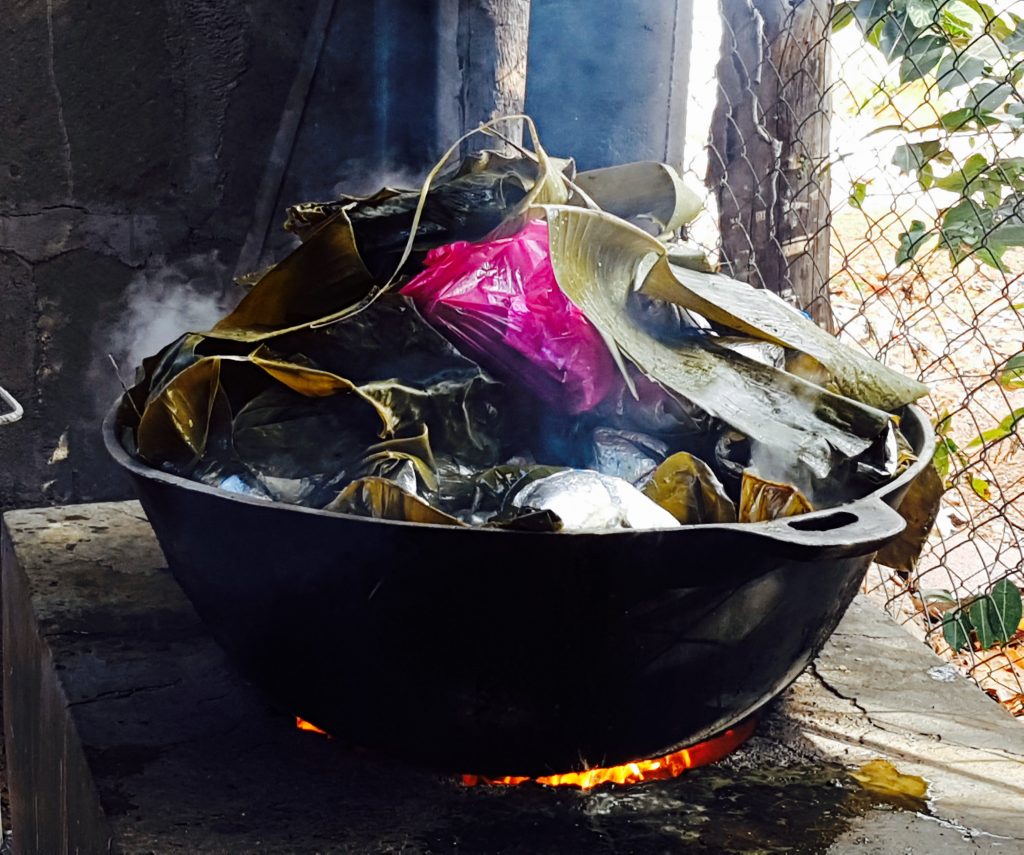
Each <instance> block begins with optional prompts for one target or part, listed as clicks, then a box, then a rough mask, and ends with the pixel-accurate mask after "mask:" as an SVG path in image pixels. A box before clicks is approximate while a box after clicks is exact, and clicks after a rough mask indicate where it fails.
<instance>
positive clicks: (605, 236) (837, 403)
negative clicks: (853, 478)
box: [543, 206, 892, 477]
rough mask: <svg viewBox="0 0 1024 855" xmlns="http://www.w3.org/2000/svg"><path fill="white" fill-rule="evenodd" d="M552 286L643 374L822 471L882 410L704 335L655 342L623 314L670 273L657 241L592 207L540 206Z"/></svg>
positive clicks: (882, 417)
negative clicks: (645, 288) (639, 289)
mask: <svg viewBox="0 0 1024 855" xmlns="http://www.w3.org/2000/svg"><path fill="white" fill-rule="evenodd" d="M543 211H544V213H545V215H546V217H547V220H548V226H549V241H550V248H551V261H552V265H553V266H554V271H555V278H556V279H557V281H558V284H559V286H560V287H561V288H562V290H563V291H564V292H565V293H566V295H567V296H568V297H569V299H570V300H572V301H573V302H574V303H575V304H576V305H577V306H578V307H579V308H580V309H581V310H582V311H583V312H584V314H586V316H587V318H588V319H589V320H590V321H591V323H593V324H594V326H595V327H597V329H598V330H599V331H600V332H601V334H602V335H603V336H604V338H605V341H606V342H608V344H609V346H610V347H612V348H616V349H620V350H621V351H622V352H623V353H624V354H625V355H626V356H627V357H628V358H629V359H630V360H632V362H634V363H635V364H636V365H637V367H638V368H640V370H641V371H643V372H644V373H645V374H647V375H648V376H649V377H650V378H652V379H653V380H655V381H656V382H658V383H659V384H661V385H662V386H664V387H665V388H667V389H668V390H670V391H671V392H673V393H675V394H677V395H679V396H681V397H682V398H684V399H686V400H688V401H690V402H692V403H693V404H695V405H696V406H698V407H699V408H701V409H702V410H704V411H705V412H706V413H708V414H710V415H712V416H715V417H717V418H719V419H721V420H722V421H724V422H726V423H727V424H729V425H730V426H732V427H734V428H735V429H736V430H738V431H740V432H741V433H743V434H745V435H746V436H748V437H750V438H751V439H754V440H756V441H758V442H762V443H764V444H765V445H767V446H770V447H772V448H775V449H778V450H780V452H782V453H785V454H787V455H789V456H790V458H791V459H794V460H799V461H801V462H802V463H803V464H804V465H805V466H806V467H808V469H809V470H810V471H811V472H812V473H813V474H815V475H816V476H818V477H827V476H828V474H829V473H830V472H831V471H832V469H833V468H834V467H835V465H836V463H837V462H838V461H837V458H838V460H842V459H844V458H852V457H855V456H856V455H858V454H860V453H862V452H863V451H864V450H866V449H867V448H868V447H869V446H870V445H871V443H872V441H873V440H874V438H875V437H877V436H878V435H879V434H881V433H882V432H883V431H884V430H886V428H887V426H888V424H889V421H890V420H891V418H892V417H891V416H890V415H889V414H888V413H885V412H882V411H881V410H877V409H875V408H873V407H869V406H867V405H864V404H861V403H858V402H857V401H854V400H852V399H849V398H844V397H842V396H840V395H836V394H833V393H831V392H828V391H827V390H825V389H822V388H821V387H819V386H815V385H813V384H811V383H808V382H806V381H804V380H801V379H799V378H797V377H794V376H793V375H791V374H787V373H786V372H784V371H779V370H778V369H775V368H772V367H770V366H767V365H762V364H760V363H758V362H756V361H754V360H751V359H749V358H747V357H744V356H743V355H742V354H738V353H735V352H732V351H729V350H727V349H725V348H722V347H719V346H716V345H715V344H714V343H713V342H712V341H711V340H710V338H711V337H709V336H703V337H701V338H699V339H696V340H694V341H691V342H681V343H679V344H676V345H674V346H669V345H666V344H663V343H662V342H660V341H659V340H658V339H656V338H655V337H654V336H652V335H650V334H649V333H648V332H646V331H645V330H643V329H642V328H641V327H639V326H638V325H637V324H636V323H634V322H633V321H632V320H631V318H630V317H629V311H628V301H629V295H630V293H631V291H632V288H633V284H634V282H637V281H643V279H644V276H645V275H646V276H647V277H648V278H665V277H670V278H672V279H673V281H674V276H673V274H672V273H671V271H670V270H668V268H669V266H670V265H669V263H668V262H667V261H666V259H665V250H664V247H663V245H662V244H661V243H659V242H658V241H657V240H655V239H654V238H652V237H650V236H649V235H647V234H645V233H644V232H643V231H641V230H640V229H637V228H635V227H633V226H631V225H629V224H628V223H626V222H624V221H622V220H620V219H618V218H616V217H613V216H611V215H609V214H605V213H602V212H597V211H584V210H582V209H579V208H570V207H560V206H547V207H545V208H544V209H543Z"/></svg>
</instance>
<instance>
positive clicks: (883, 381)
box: [641, 264, 928, 412]
mask: <svg viewBox="0 0 1024 855" xmlns="http://www.w3.org/2000/svg"><path fill="white" fill-rule="evenodd" d="M666 273H671V274H672V275H671V276H668V275H665V274H666ZM641 290H642V292H643V293H644V294H646V295H647V296H649V297H653V298H655V299H658V300H664V301H666V302H669V303H675V304H676V305H679V306H682V307H683V308H685V309H689V310H690V311H694V312H698V313H700V314H701V315H703V316H704V317H706V318H707V319H708V320H709V321H712V322H713V323H716V324H721V325H722V326H724V327H727V328H729V329H731V330H735V331H736V332H739V333H743V334H744V335H749V336H753V337H754V338H759V339H762V340H763V341H769V342H772V343H773V344H778V345H781V346H783V347H788V348H792V349H794V350H798V351H801V352H802V353H805V354H807V355H808V356H811V357H813V358H814V359H815V360H817V361H818V362H819V363H821V365H822V366H823V367H824V368H825V369H826V370H827V371H828V372H829V374H830V375H831V377H832V378H833V380H834V382H835V384H836V387H837V388H838V390H839V392H840V393H841V394H843V395H846V396H847V397H850V398H853V399H854V400H857V401H861V402H863V403H865V404H867V405H869V406H872V407H877V408H878V409H882V410H886V411H889V412H893V411H895V410H897V409H899V408H900V407H902V406H904V405H905V404H909V403H911V402H912V401H915V400H917V399H918V398H920V397H921V396H922V395H924V394H925V393H926V392H927V391H928V388H927V387H926V386H925V385H924V384H923V383H919V382H918V381H916V380H912V379H911V378H909V377H906V376H905V375H903V374H900V373H899V372H897V371H893V370H892V369H891V368H889V367H887V366H885V365H882V364H881V363H880V362H877V361H876V360H874V359H872V358H871V357H869V356H868V355H867V354H866V353H864V352H862V351H860V350H857V349H855V348H852V347H847V346H846V345H845V344H843V343H842V342H840V341H839V340H838V339H837V338H835V337H834V336H832V335H830V334H829V333H828V332H827V331H825V330H823V329H822V328H821V327H819V326H818V325H817V324H815V323H814V321H812V320H810V318H807V317H806V316H804V315H803V314H802V313H801V312H799V311H797V310H796V309H794V308H793V307H792V306H789V305H788V304H787V303H785V302H784V301H783V300H782V299H781V298H779V297H777V296H776V295H775V294H773V293H771V292H770V291H766V290H764V289H761V288H754V287H753V286H751V285H748V284H746V283H745V282H738V281H737V280H735V279H730V278H729V277H727V276H720V275H713V274H708V273H701V272H699V271H696V270H688V269H686V268H684V267H681V266H678V265H675V264H670V265H659V266H657V267H656V268H655V269H652V271H651V275H649V276H648V277H647V278H646V279H645V280H644V283H643V286H642V289H641Z"/></svg>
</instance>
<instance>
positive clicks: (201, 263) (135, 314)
mask: <svg viewBox="0 0 1024 855" xmlns="http://www.w3.org/2000/svg"><path fill="white" fill-rule="evenodd" d="M242 293H243V292H242V290H241V289H240V288H239V287H238V286H236V285H234V284H233V283H232V282H231V279H230V276H229V273H228V268H227V265H226V264H224V263H223V262H222V261H221V260H220V256H219V254H218V252H217V251H216V250H213V251H211V252H208V253H201V254H199V255H194V256H191V257H189V258H187V259H185V260H184V261H179V262H177V263H174V264H166V263H164V260H163V259H157V260H156V261H154V262H151V264H150V265H149V266H147V268H146V270H144V271H142V272H141V273H139V275H138V276H136V277H135V278H134V279H133V280H132V282H131V283H130V284H129V285H128V288H127V290H126V291H125V294H124V303H125V308H124V311H123V313H122V314H121V317H120V318H119V319H118V320H117V322H116V323H115V325H114V326H113V328H110V329H108V330H107V337H106V341H105V342H102V343H101V348H102V350H103V354H104V358H106V356H105V355H106V354H108V353H109V354H110V355H112V356H113V357H114V359H115V361H116V362H117V364H118V365H119V366H120V367H121V370H122V373H124V372H126V371H131V370H132V369H134V368H135V367H136V366H138V365H139V364H141V362H142V360H143V359H144V358H145V357H147V356H150V355H151V354H153V353H156V352H157V351H158V350H160V348H162V347H163V346H164V345H167V344H170V343H171V342H172V341H174V340H175V339H176V338H178V337H179V336H180V335H181V334H182V333H186V332H203V331H204V330H208V329H210V328H211V327H212V326H213V325H214V324H216V323H217V321H218V320H220V318H222V317H223V316H224V315H225V314H226V313H227V312H228V311H230V309H231V307H232V305H233V304H234V303H236V302H237V301H238V299H239V298H240V297H241V296H242ZM108 364H109V363H108Z"/></svg>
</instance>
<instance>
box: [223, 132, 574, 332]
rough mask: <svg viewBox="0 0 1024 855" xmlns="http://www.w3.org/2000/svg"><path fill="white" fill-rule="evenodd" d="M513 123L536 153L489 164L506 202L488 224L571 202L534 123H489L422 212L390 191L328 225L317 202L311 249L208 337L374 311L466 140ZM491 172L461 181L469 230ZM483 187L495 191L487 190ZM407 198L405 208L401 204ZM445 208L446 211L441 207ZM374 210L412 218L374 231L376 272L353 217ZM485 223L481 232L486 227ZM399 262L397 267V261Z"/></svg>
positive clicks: (303, 249) (421, 203)
mask: <svg viewBox="0 0 1024 855" xmlns="http://www.w3.org/2000/svg"><path fill="white" fill-rule="evenodd" d="M513 118H522V119H523V120H524V121H525V122H526V124H527V127H528V129H529V131H530V135H531V137H532V142H533V148H534V151H533V153H532V154H530V153H526V152H524V154H523V157H521V158H502V157H501V156H498V155H491V156H489V157H488V158H486V159H485V161H484V162H485V163H486V164H488V165H490V164H492V163H493V164H496V165H495V166H494V170H493V172H496V173H497V174H498V176H499V178H498V181H497V186H498V188H500V198H501V203H500V205H498V206H494V205H492V206H491V214H490V215H489V214H484V216H483V218H482V220H481V221H480V223H482V222H484V221H486V222H487V223H488V224H489V223H491V222H492V221H494V222H496V223H498V222H503V221H509V220H516V219H518V218H519V217H520V216H521V215H522V214H523V213H524V212H525V211H526V210H527V209H529V208H530V207H532V206H533V205H541V204H564V203H565V202H567V201H568V199H569V191H568V180H567V177H566V175H565V174H563V171H562V170H564V169H565V168H566V164H567V161H564V160H557V159H552V158H550V157H549V156H548V155H547V153H546V152H545V151H544V149H543V148H541V146H540V142H539V140H538V138H537V130H536V128H535V127H534V125H533V122H532V120H530V119H529V118H528V117H523V116H516V117H512V116H510V117H505V118H502V119H500V120H495V121H493V122H489V123H487V125H484V126H481V128H478V129H476V130H475V131H472V132H471V133H470V134H467V135H466V136H465V137H463V138H462V139H460V140H458V141H456V143H454V144H453V145H452V146H451V148H449V149H448V151H447V152H445V154H444V156H443V157H442V158H441V160H440V161H439V162H438V163H437V165H436V166H435V167H434V168H433V169H432V170H431V171H430V172H429V173H428V175H427V177H426V179H425V181H424V183H423V187H422V188H421V190H420V191H419V193H418V195H416V196H415V205H413V204H412V202H413V198H412V197H410V196H409V195H408V194H405V195H404V196H403V194H401V193H396V194H395V195H392V191H389V190H385V191H382V192H380V193H378V194H375V196H373V197H370V199H368V200H363V208H362V209H361V211H362V213H361V214H360V213H356V209H357V208H358V206H359V205H360V202H358V201H356V202H352V203H349V202H345V201H342V203H341V204H340V205H338V206H337V207H331V206H329V205H322V206H320V207H321V208H322V210H323V214H324V218H323V219H322V220H321V219H317V215H316V210H317V205H316V204H315V203H314V205H312V206H310V207H309V208H308V209H306V210H304V211H302V212H299V215H298V216H301V217H303V218H304V219H305V221H306V223H307V224H308V227H306V228H303V229H302V230H303V234H304V237H305V240H304V242H303V243H302V244H301V245H300V246H299V247H298V248H297V249H296V250H294V251H293V252H292V253H291V254H290V255H288V256H287V257H286V258H285V259H283V260H282V261H281V262H279V263H278V264H275V265H274V266H273V267H271V268H270V269H269V270H268V271H267V273H266V274H265V275H264V276H263V277H262V278H261V279H260V280H259V281H258V282H257V283H256V284H255V285H254V286H253V288H252V290H251V291H249V293H248V294H246V296H245V297H244V298H243V299H242V301H241V302H240V303H239V304H238V306H237V307H236V308H235V310H234V311H233V312H231V313H230V314H229V315H228V316H227V317H225V318H223V319H222V320H221V321H220V322H219V323H218V324H217V325H216V326H215V327H214V328H213V329H212V330H210V331H209V332H207V333H205V334H204V335H206V336H208V337H211V338H222V339H234V340H240V341H247V342H255V341H263V340H266V339H268V338H272V337H274V336H278V335H281V334H283V333H287V332H291V331H294V330H299V329H304V328H307V327H309V326H310V325H313V324H317V325H326V324H330V323H334V322H336V321H338V320H341V319H342V318H345V317H347V316H350V315H352V314H355V313H356V312H358V311H360V310H362V309H364V308H366V307H367V306H368V305H370V304H371V303H372V302H373V300H374V299H375V298H376V296H377V295H378V294H379V293H380V292H381V291H382V289H384V288H386V287H387V286H388V285H390V284H391V282H392V280H393V279H394V278H395V277H396V276H397V275H398V273H399V272H400V271H401V270H402V268H403V267H404V266H405V263H406V262H407V261H408V259H409V257H410V256H411V254H412V253H413V251H414V249H415V248H416V238H417V235H418V234H419V229H420V226H421V223H423V221H424V212H425V211H426V210H427V207H428V203H429V200H430V198H431V187H432V184H433V182H434V180H435V179H436V178H437V176H438V174H439V173H440V172H441V170H442V169H444V167H445V165H446V164H447V162H448V160H449V159H450V158H451V156H452V155H453V154H454V153H455V151H456V150H457V149H458V147H459V146H460V145H461V143H462V142H463V140H464V139H466V138H468V137H469V136H471V135H472V134H474V133H479V132H492V131H493V128H494V126H495V125H496V124H498V123H499V122H502V121H507V120H508V119H513ZM487 168H488V167H487V166H480V167H473V166H470V167H469V168H468V169H467V170H465V172H464V174H460V177H461V178H462V179H463V180H464V181H463V183H464V184H465V185H466V187H464V188H463V189H462V193H461V194H460V193H458V192H454V193H452V194H451V195H452V197H453V198H457V199H461V214H460V215H458V216H462V217H463V220H464V222H463V225H464V226H467V227H469V228H473V227H474V226H473V225H472V224H471V223H468V218H470V217H473V216H477V215H478V214H479V211H478V210H477V209H476V207H475V205H476V203H477V202H479V199H478V198H475V197H474V196H473V194H468V195H467V188H468V189H473V190H476V191H477V192H478V193H479V192H497V191H495V187H494V184H495V177H494V175H493V174H488V173H487ZM460 173H462V171H460ZM509 184H511V187H512V188H513V189H512V190H510V191H509V193H510V194H511V195H510V197H509V198H506V197H505V196H504V193H505V190H506V188H507V187H508V186H509ZM516 187H519V189H521V190H522V191H524V192H523V195H522V196H521V198H518V199H516V200H515V201H512V197H514V196H516V195H517V192H518V191H516V190H515V188H516ZM481 188H490V189H489V190H487V191H484V190H482V189H481ZM400 198H401V199H402V201H399V199H400ZM449 201H450V200H449ZM502 205H503V206H504V207H501V206H502ZM381 206H383V207H381ZM410 206H411V210H412V212H411V217H410V216H409V207H410ZM437 207H442V206H440V204H439V205H438V206H437ZM454 207H457V206H454ZM454 207H453V206H451V205H449V209H444V210H443V213H444V214H445V215H446V216H448V215H451V216H453V217H454V219H455V222H456V224H457V223H458V221H459V220H458V216H457V215H455V214H453V213H452V211H453V209H454ZM498 208H500V210H501V216H498V217H496V218H495V217H493V216H492V215H493V214H494V213H495V211H496V209H498ZM374 211H376V212H377V213H378V214H380V215H381V216H383V215H384V214H385V213H387V214H394V215H396V216H399V217H401V218H407V219H408V227H407V228H406V229H404V230H401V229H399V230H397V231H396V228H395V222H394V221H391V222H389V223H385V224H384V225H381V226H380V228H378V229H376V230H373V229H371V228H370V227H369V226H366V229H365V231H366V237H365V238H364V242H365V244H366V252H367V258H369V259H370V264H369V266H368V265H367V263H366V261H364V258H363V256H362V255H361V253H360V239H359V238H357V236H356V232H355V229H354V226H353V217H355V220H356V221H357V222H360V223H364V224H366V223H371V222H372V221H373V220H375V219H377V218H378V217H375V216H373V215H372V214H373V212H374ZM403 222H404V219H403ZM480 223H477V225H478V226H479V227H480V228H483V226H482V225H480ZM428 224H429V221H428ZM451 225H452V223H449V226H451ZM361 230H362V229H361ZM371 233H376V234H377V235H378V238H379V239H382V240H383V243H381V242H380V240H378V241H377V242H375V241H374V239H373V238H372V234H371ZM449 239H450V234H446V235H441V233H440V232H439V233H438V234H435V235H434V239H433V245H440V244H442V243H445V242H448V240H449ZM396 258H397V261H395V263H394V265H393V266H392V265H391V261H394V260H395V259H396ZM388 274H390V275H388Z"/></svg>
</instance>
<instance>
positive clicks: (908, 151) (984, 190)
mask: <svg viewBox="0 0 1024 855" xmlns="http://www.w3.org/2000/svg"><path fill="white" fill-rule="evenodd" d="M848 24H854V25H856V26H857V27H858V28H859V29H860V31H861V32H862V33H863V35H864V38H865V40H866V41H867V43H868V44H870V45H871V46H873V47H874V48H875V49H876V50H877V51H878V52H879V53H880V54H881V55H882V57H883V58H884V59H885V60H886V61H887V62H889V63H891V64H893V65H894V66H897V68H898V77H899V82H900V86H901V87H903V86H906V85H907V84H910V83H913V82H915V81H918V80H923V81H925V82H926V84H928V86H929V89H930V90H934V91H935V92H937V93H939V94H940V95H941V94H946V93H949V94H950V95H951V96H952V97H955V99H956V102H957V105H958V106H956V107H955V108H954V109H951V110H946V111H945V112H941V113H939V112H938V111H937V112H936V119H935V121H934V122H933V123H931V124H928V125H923V126H916V127H915V126H907V125H905V124H900V125H896V126H889V127H887V128H886V129H887V130H900V131H902V132H903V133H904V134H905V135H906V137H907V140H908V141H907V142H905V143H903V144H902V145H900V146H898V147H897V149H896V152H895V154H894V157H893V164H894V165H895V166H896V167H897V168H899V170H900V171H901V172H902V173H903V174H907V175H914V176H916V178H917V181H918V184H919V185H920V187H921V189H922V190H923V191H929V190H933V189H937V190H944V191H947V192H949V193H953V194H954V195H955V197H956V199H955V200H954V202H953V203H952V204H951V205H949V206H948V207H945V208H943V209H942V210H941V211H940V213H939V216H938V218H937V220H936V222H934V223H931V224H928V223H925V222H923V221H921V220H914V221H913V222H912V223H911V226H910V228H909V229H908V230H907V231H906V232H904V233H903V234H901V235H900V244H899V247H898V248H897V252H896V264H897V265H898V266H899V265H903V264H907V263H909V262H910V261H912V260H913V259H914V258H915V257H916V256H917V255H918V254H919V253H920V251H921V250H922V249H923V248H924V247H925V246H926V245H931V244H932V242H933V241H937V245H938V246H939V247H940V248H942V249H944V250H945V251H947V252H948V253H949V257H950V262H951V264H952V265H953V266H954V267H955V266H956V265H958V264H959V263H960V262H961V261H963V260H964V259H965V258H967V257H969V256H974V257H975V258H977V259H978V260H979V261H981V262H982V263H984V264H988V265H990V266H992V267H995V268H998V269H1000V270H1003V269H1004V267H1003V256H1004V254H1005V252H1006V250H1007V249H1008V248H1009V247H1014V246H1024V158H1021V157H1001V156H1000V154H999V152H998V151H996V150H995V147H994V145H993V146H990V148H991V149H992V150H989V151H987V152H982V151H978V150H977V149H978V146H979V142H981V143H984V142H986V141H987V142H991V141H992V132H993V131H995V130H1000V131H1005V132H1007V133H1009V134H1010V135H1011V138H1012V139H1017V138H1018V137H1019V136H1020V135H1021V133H1022V132H1024V98H1022V97H1021V93H1020V90H1019V84H1020V82H1021V80H1022V78H1024V18H1022V17H1021V16H1020V15H1018V14H1016V13H1014V12H1009V11H1004V12H997V11H995V9H993V7H992V6H991V5H989V4H988V3H983V2H979V0H852V2H843V3H839V4H838V6H837V9H836V14H835V18H834V19H833V28H834V29H839V28H842V27H844V26H846V25H848ZM960 143H964V144H965V145H963V144H960ZM965 148H967V149H969V150H970V151H971V153H970V154H969V155H966V156H964V155H958V154H957V151H958V150H959V151H962V150H964V149H965ZM851 201H853V202H854V203H855V204H858V205H859V203H860V202H862V201H863V191H862V190H859V188H854V193H853V195H852V197H851Z"/></svg>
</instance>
